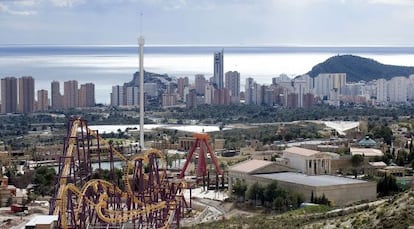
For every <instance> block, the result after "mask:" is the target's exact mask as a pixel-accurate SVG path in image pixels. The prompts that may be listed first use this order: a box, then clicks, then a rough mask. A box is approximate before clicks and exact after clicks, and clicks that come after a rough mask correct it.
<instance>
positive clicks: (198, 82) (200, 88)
mask: <svg viewBox="0 0 414 229" xmlns="http://www.w3.org/2000/svg"><path fill="white" fill-rule="evenodd" d="M205 88H206V78H204V75H202V74H197V75H195V89H196V92H197V94H198V95H204V90H205Z"/></svg>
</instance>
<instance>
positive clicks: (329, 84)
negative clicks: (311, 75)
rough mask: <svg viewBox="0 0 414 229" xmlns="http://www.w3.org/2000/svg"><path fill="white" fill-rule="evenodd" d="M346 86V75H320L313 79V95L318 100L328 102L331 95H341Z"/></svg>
mask: <svg viewBox="0 0 414 229" xmlns="http://www.w3.org/2000/svg"><path fill="white" fill-rule="evenodd" d="M345 84H346V73H321V74H319V75H318V76H317V77H315V79H314V87H315V94H316V95H317V96H319V97H320V98H323V99H327V100H330V99H331V98H330V97H331V96H332V93H334V94H335V96H337V95H340V94H341V89H342V87H343V86H345Z"/></svg>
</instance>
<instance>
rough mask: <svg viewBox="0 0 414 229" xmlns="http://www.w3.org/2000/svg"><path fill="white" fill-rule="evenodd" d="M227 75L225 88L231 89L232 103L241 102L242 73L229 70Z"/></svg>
mask: <svg viewBox="0 0 414 229" xmlns="http://www.w3.org/2000/svg"><path fill="white" fill-rule="evenodd" d="M225 77H226V82H225V88H227V89H229V92H230V101H231V103H240V73H239V72H237V71H234V72H233V71H229V72H226V74H225Z"/></svg>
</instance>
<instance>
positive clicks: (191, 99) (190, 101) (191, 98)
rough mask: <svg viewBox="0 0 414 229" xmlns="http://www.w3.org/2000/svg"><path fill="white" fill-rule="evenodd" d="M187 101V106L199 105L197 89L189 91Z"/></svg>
mask: <svg viewBox="0 0 414 229" xmlns="http://www.w3.org/2000/svg"><path fill="white" fill-rule="evenodd" d="M186 101H187V102H186V107H187V108H194V107H197V92H196V91H195V89H192V90H190V91H189V93H188V94H187V99H186Z"/></svg>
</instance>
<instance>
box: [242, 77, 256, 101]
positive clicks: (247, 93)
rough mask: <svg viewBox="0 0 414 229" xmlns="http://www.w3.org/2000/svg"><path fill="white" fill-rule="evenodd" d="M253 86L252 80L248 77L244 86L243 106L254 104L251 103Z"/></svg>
mask: <svg viewBox="0 0 414 229" xmlns="http://www.w3.org/2000/svg"><path fill="white" fill-rule="evenodd" d="M254 84H255V82H254V79H253V78H251V77H249V78H247V79H246V84H245V85H244V86H245V88H244V94H245V98H244V103H245V104H254V103H253V89H254V88H253V85H254Z"/></svg>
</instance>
